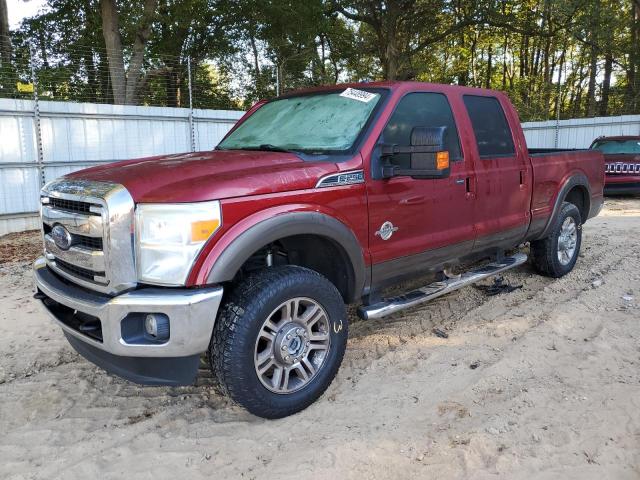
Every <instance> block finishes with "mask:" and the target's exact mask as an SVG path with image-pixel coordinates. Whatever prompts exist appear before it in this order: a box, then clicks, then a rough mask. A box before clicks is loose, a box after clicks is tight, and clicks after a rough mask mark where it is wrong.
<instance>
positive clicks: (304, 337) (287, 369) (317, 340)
mask: <svg viewBox="0 0 640 480" xmlns="http://www.w3.org/2000/svg"><path fill="white" fill-rule="evenodd" d="M330 346H331V336H330V335H329V317H328V315H327V312H326V311H325V310H324V308H323V307H322V306H321V305H320V304H319V303H318V302H316V301H315V300H313V299H311V298H307V297H295V298H292V299H289V300H287V301H285V302H282V303H281V304H280V305H279V306H278V307H277V308H276V309H275V310H273V312H271V314H270V315H269V316H268V317H267V318H266V320H265V321H264V322H263V324H262V326H261V327H260V332H259V333H258V338H257V339H256V344H255V350H254V352H255V353H254V367H255V371H256V374H257V375H258V378H259V379H260V382H261V383H262V385H264V387H265V388H267V389H268V390H270V391H271V392H274V393H278V394H289V393H293V392H296V391H298V390H300V389H301V388H303V387H305V386H306V385H308V384H309V382H311V380H313V379H314V378H315V377H316V376H317V375H318V372H319V371H320V370H321V369H322V367H323V366H324V364H325V363H326V359H327V357H328V354H329V348H330Z"/></svg>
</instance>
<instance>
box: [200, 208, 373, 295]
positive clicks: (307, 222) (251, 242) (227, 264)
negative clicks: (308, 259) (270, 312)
mask: <svg viewBox="0 0 640 480" xmlns="http://www.w3.org/2000/svg"><path fill="white" fill-rule="evenodd" d="M293 235H317V236H322V237H325V238H328V239H330V240H332V241H333V242H334V243H335V244H337V246H339V247H341V248H342V250H343V251H344V252H345V254H346V256H347V257H348V259H349V261H350V264H351V265H350V268H351V273H352V275H353V285H352V288H350V289H349V290H350V292H352V295H351V297H352V298H351V300H355V298H357V297H358V296H359V295H361V293H362V291H363V290H364V287H365V282H366V266H365V259H364V253H363V249H362V246H361V245H360V243H359V242H358V239H357V237H356V235H355V234H354V233H353V231H352V230H351V229H350V228H349V227H348V226H347V225H346V224H345V223H343V222H342V221H340V220H338V219H336V218H335V217H333V216H331V215H330V214H328V213H323V212H319V211H318V208H317V207H314V206H311V205H288V206H279V207H273V208H269V209H266V210H262V211H260V212H257V213H255V214H253V215H250V216H249V217H247V218H245V219H243V220H242V221H240V222H238V223H237V224H236V225H234V226H233V227H232V228H230V229H229V230H228V231H227V232H225V234H224V235H223V236H222V237H221V238H220V239H219V240H218V241H217V242H216V243H215V244H214V245H213V247H212V248H211V249H210V250H209V251H208V252H207V253H204V252H203V255H204V258H203V259H202V261H200V262H197V263H196V265H194V268H193V269H192V271H191V274H190V275H189V280H190V281H189V283H190V284H192V285H210V284H216V283H223V282H228V281H231V280H233V278H234V277H235V275H236V273H237V272H238V270H240V267H241V266H242V265H243V264H244V262H245V261H246V260H247V259H248V258H249V257H250V256H251V255H252V254H253V253H255V252H256V251H258V250H260V249H261V248H263V247H265V246H266V245H268V244H269V243H272V242H274V241H276V240H279V239H282V238H285V237H290V236H293ZM336 260H337V259H336Z"/></svg>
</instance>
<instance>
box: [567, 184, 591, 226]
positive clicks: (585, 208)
mask: <svg viewBox="0 0 640 480" xmlns="http://www.w3.org/2000/svg"><path fill="white" fill-rule="evenodd" d="M564 201H565V202H569V203H573V204H574V205H575V206H576V207H578V210H579V211H580V217H581V219H582V223H584V222H586V221H587V218H588V217H589V208H590V205H589V192H588V191H587V189H586V188H585V187H583V186H582V185H576V186H575V187H573V188H572V189H571V190H569V192H568V193H567V195H566V197H564Z"/></svg>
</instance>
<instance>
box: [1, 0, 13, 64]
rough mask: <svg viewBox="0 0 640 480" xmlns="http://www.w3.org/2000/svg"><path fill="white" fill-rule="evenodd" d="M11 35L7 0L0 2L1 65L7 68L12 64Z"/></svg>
mask: <svg viewBox="0 0 640 480" xmlns="http://www.w3.org/2000/svg"><path fill="white" fill-rule="evenodd" d="M10 33H11V32H10V30H9V9H8V8H7V0H0V65H2V66H3V67H5V68H7V67H8V66H9V65H10V64H11V38H10V37H9V34H10Z"/></svg>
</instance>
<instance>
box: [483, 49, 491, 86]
mask: <svg viewBox="0 0 640 480" xmlns="http://www.w3.org/2000/svg"><path fill="white" fill-rule="evenodd" d="M492 54H493V51H492V49H491V45H489V47H488V52H487V78H486V81H485V82H484V86H485V88H491V60H492Z"/></svg>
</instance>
